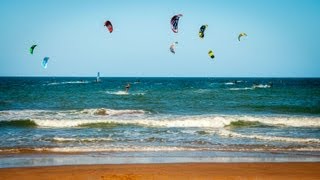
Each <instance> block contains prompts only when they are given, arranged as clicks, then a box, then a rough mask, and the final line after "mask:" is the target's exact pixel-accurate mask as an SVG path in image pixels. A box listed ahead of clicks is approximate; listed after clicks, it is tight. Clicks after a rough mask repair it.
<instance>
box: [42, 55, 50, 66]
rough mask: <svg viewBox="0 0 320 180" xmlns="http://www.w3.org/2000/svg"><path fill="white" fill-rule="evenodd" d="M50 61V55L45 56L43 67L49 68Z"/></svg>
mask: <svg viewBox="0 0 320 180" xmlns="http://www.w3.org/2000/svg"><path fill="white" fill-rule="evenodd" d="M48 61H49V57H45V58H43V60H42V67H43V68H45V69H46V68H47V65H48Z"/></svg>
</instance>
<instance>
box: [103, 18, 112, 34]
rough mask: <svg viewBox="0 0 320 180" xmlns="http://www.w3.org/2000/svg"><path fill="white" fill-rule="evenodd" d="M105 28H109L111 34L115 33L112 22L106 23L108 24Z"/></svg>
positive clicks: (105, 24)
mask: <svg viewBox="0 0 320 180" xmlns="http://www.w3.org/2000/svg"><path fill="white" fill-rule="evenodd" d="M104 26H106V27H107V28H108V30H109V32H110V33H112V31H113V26H112V24H111V22H110V21H106V22H105V23H104Z"/></svg>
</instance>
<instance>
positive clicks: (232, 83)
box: [224, 82, 234, 85]
mask: <svg viewBox="0 0 320 180" xmlns="http://www.w3.org/2000/svg"><path fill="white" fill-rule="evenodd" d="M224 84H225V85H234V82H227V83H224Z"/></svg>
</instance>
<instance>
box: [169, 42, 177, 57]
mask: <svg viewBox="0 0 320 180" xmlns="http://www.w3.org/2000/svg"><path fill="white" fill-rule="evenodd" d="M176 44H178V42H174V43H172V44H171V46H170V51H171V52H172V53H173V54H175V53H176Z"/></svg>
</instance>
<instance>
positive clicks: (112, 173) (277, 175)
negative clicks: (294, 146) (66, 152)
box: [0, 162, 320, 180]
mask: <svg viewBox="0 0 320 180" xmlns="http://www.w3.org/2000/svg"><path fill="white" fill-rule="evenodd" d="M0 179H23V180H27V179H59V180H61V179H320V163H318V162H316V163H305V162H304V163H177V164H122V165H77V166H51V167H28V168H3V169H0Z"/></svg>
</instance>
